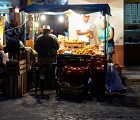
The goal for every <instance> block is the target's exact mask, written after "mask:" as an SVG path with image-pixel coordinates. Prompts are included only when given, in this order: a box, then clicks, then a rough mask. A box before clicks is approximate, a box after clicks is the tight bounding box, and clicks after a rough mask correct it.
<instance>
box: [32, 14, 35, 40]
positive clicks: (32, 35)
mask: <svg viewBox="0 0 140 120" xmlns="http://www.w3.org/2000/svg"><path fill="white" fill-rule="evenodd" d="M34 20H35V18H34V14H33V25H32V40H34Z"/></svg>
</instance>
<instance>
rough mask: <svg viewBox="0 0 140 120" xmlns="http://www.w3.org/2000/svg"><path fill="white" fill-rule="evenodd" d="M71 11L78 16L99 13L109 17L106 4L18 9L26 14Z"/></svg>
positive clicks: (32, 6)
mask: <svg viewBox="0 0 140 120" xmlns="http://www.w3.org/2000/svg"><path fill="white" fill-rule="evenodd" d="M68 10H73V11H75V12H76V13H79V14H89V13H94V12H101V13H102V14H103V15H105V14H107V15H110V7H109V5H108V4H78V5H77V4H76V5H29V6H26V7H24V8H21V9H20V12H21V11H24V12H26V13H45V12H52V13H53V12H54V13H59V14H60V13H64V12H65V11H68Z"/></svg>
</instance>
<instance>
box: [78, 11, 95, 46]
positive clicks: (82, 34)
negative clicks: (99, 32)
mask: <svg viewBox="0 0 140 120" xmlns="http://www.w3.org/2000/svg"><path fill="white" fill-rule="evenodd" d="M82 17H83V20H82V21H81V23H80V24H79V25H78V27H77V30H76V32H77V35H78V39H79V40H83V41H84V43H85V45H89V44H90V39H92V38H93V31H92V26H91V23H90V22H88V21H89V17H90V15H89V14H83V15H82Z"/></svg>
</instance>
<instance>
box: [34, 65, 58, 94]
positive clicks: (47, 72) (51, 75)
mask: <svg viewBox="0 0 140 120" xmlns="http://www.w3.org/2000/svg"><path fill="white" fill-rule="evenodd" d="M56 67H57V64H56V63H53V64H52V65H50V64H44V65H41V66H40V67H39V68H38V69H36V87H35V94H37V87H38V80H40V90H41V96H43V91H44V82H45V80H46V81H47V80H49V79H51V80H55V84H56V94H58V90H57V78H58V77H57V76H56V72H55V70H56V69H55V68H56Z"/></svg>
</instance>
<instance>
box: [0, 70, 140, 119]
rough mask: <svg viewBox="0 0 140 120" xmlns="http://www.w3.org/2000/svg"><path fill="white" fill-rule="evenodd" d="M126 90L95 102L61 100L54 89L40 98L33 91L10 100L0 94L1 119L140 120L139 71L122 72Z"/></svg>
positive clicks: (97, 98)
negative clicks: (137, 82) (136, 82)
mask: <svg viewBox="0 0 140 120" xmlns="http://www.w3.org/2000/svg"><path fill="white" fill-rule="evenodd" d="M122 76H123V78H125V80H126V91H125V92H122V93H116V92H113V93H109V94H106V95H105V96H104V97H93V100H84V101H83V102H80V103H79V102H75V101H71V100H68V99H59V98H57V97H56V94H55V91H54V90H47V91H45V93H46V97H45V98H41V97H40V92H38V94H37V95H35V94H34V91H30V92H28V93H27V94H25V96H23V97H21V98H16V99H8V98H5V97H4V96H2V95H0V116H1V117H0V120H19V119H20V120H122V119H123V120H138V119H139V118H140V114H139V113H140V84H127V81H130V80H132V81H134V80H140V71H130V70H123V71H122Z"/></svg>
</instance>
